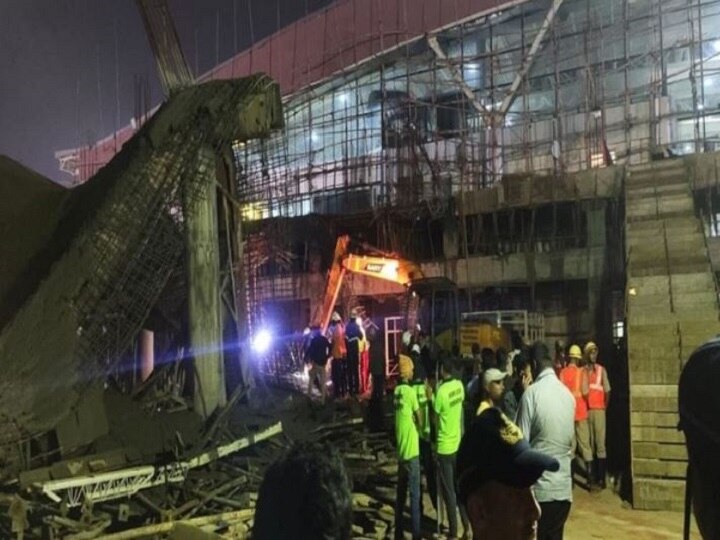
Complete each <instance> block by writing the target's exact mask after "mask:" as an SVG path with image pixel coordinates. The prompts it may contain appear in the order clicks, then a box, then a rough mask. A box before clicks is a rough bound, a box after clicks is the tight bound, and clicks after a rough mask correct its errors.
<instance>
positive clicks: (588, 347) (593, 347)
mask: <svg viewBox="0 0 720 540" xmlns="http://www.w3.org/2000/svg"><path fill="white" fill-rule="evenodd" d="M592 350H596V351H597V350H598V346H597V345H595V342H593V341H588V342H587V343H586V344H585V354H588V353H589V352H590V351H592Z"/></svg>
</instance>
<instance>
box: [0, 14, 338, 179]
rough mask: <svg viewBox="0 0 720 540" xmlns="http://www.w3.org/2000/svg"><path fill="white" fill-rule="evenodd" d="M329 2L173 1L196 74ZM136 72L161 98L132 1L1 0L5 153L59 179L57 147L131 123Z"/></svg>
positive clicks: (0, 124) (1, 144)
mask: <svg viewBox="0 0 720 540" xmlns="http://www.w3.org/2000/svg"><path fill="white" fill-rule="evenodd" d="M330 3H332V1H331V0H169V4H170V9H171V11H172V14H173V17H174V19H175V25H176V27H177V29H178V33H179V34H180V40H181V43H182V47H183V51H184V52H185V56H186V58H187V59H188V62H189V64H190V67H191V69H193V70H195V69H196V67H197V69H198V72H199V73H202V72H204V71H207V70H208V69H210V68H211V67H212V66H214V65H215V63H216V59H218V58H219V60H220V61H223V60H226V59H227V58H229V57H231V56H233V54H234V53H235V52H236V51H241V50H243V49H245V48H247V47H248V46H249V45H250V43H251V42H252V41H251V35H252V36H253V37H254V39H255V41H258V40H260V39H262V38H263V37H265V36H267V35H268V34H270V33H272V32H274V31H275V30H276V29H277V28H278V27H283V26H285V25H287V24H289V23H290V22H292V21H294V20H296V19H298V18H300V17H302V16H304V15H305V14H306V12H312V11H314V10H317V9H319V8H321V7H323V6H326V5H328V4H330ZM218 14H219V17H218ZM250 14H252V18H251V17H250ZM218 19H219V21H220V23H219V30H220V31H219V34H218V33H217V32H216V28H217V26H218V25H217V21H218ZM251 20H252V34H251V24H250V21H251ZM235 21H236V22H235ZM216 36H219V39H216ZM196 43H197V46H196ZM218 45H219V46H218ZM139 77H142V78H145V79H146V80H147V81H148V83H149V86H150V95H151V102H152V104H153V105H154V104H156V103H158V102H159V101H160V100H161V99H162V91H161V88H160V84H159V82H158V78H157V74H156V70H155V63H154V59H153V58H152V54H151V51H150V46H149V44H148V40H147V37H146V35H145V31H144V28H143V24H142V20H141V18H140V15H139V13H138V11H137V7H136V5H135V2H134V0H0V154H6V155H8V156H10V157H11V158H13V159H15V160H17V161H20V162H21V163H23V164H25V165H27V166H28V167H31V168H33V169H35V170H37V171H38V172H40V173H41V174H43V175H45V176H47V177H49V178H51V179H54V180H59V179H60V178H62V176H63V175H62V173H60V171H59V169H58V166H57V162H56V160H55V158H54V152H55V151H56V150H61V149H65V148H72V147H75V146H78V145H81V144H87V143H89V142H92V141H94V140H97V139H99V138H102V137H105V136H107V135H109V134H111V133H112V132H114V131H115V129H116V128H119V127H122V126H124V125H126V124H128V123H129V121H130V118H131V117H132V115H133V112H134V111H135V107H136V103H137V100H136V98H135V95H136V87H137V84H136V82H135V81H136V79H137V78H139ZM116 88H119V92H117V91H116Z"/></svg>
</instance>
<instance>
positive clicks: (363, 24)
mask: <svg viewBox="0 0 720 540" xmlns="http://www.w3.org/2000/svg"><path fill="white" fill-rule="evenodd" d="M526 1H527V0H338V1H337V2H335V3H333V4H331V5H330V6H328V7H326V8H324V9H322V10H319V11H317V12H315V13H312V14H310V15H308V16H307V17H304V18H302V19H300V20H298V21H296V22H294V23H292V24H290V25H288V26H286V27H284V28H282V29H280V30H279V31H277V32H276V33H274V34H272V35H270V36H268V37H267V38H265V39H262V40H260V41H258V42H257V43H256V44H254V45H253V46H252V47H251V48H249V49H247V50H245V51H243V52H241V53H239V54H237V55H235V56H234V57H232V58H230V59H228V60H226V61H225V62H222V63H221V64H219V65H217V66H216V67H215V68H213V69H211V70H210V71H209V72H207V73H205V74H203V75H201V76H200V77H198V80H199V81H206V80H211V79H230V78H236V77H246V76H248V75H250V74H252V73H258V72H262V73H266V74H268V75H270V76H271V77H272V78H273V79H274V80H276V81H277V82H278V83H279V85H280V90H281V92H282V94H283V95H289V94H293V93H295V92H297V91H298V90H301V89H304V88H307V87H309V86H312V85H314V84H317V83H319V82H322V81H323V80H325V79H327V78H329V77H331V76H334V75H337V74H338V73H342V72H344V71H348V70H351V69H354V68H356V67H357V66H358V65H360V64H363V63H365V62H368V61H371V60H373V59H375V58H378V57H380V56H382V55H384V54H386V53H388V52H391V51H392V50H393V49H396V48H398V47H400V46H403V45H407V44H409V43H411V42H412V41H413V40H416V39H419V38H421V37H423V35H425V34H427V33H429V32H432V31H436V30H439V29H441V28H443V27H445V26H449V25H455V24H457V23H458V22H460V21H462V20H463V19H466V18H474V17H479V16H482V15H483V14H484V13H491V12H493V11H496V10H498V9H504V8H509V7H511V6H515V5H518V4H522V3H524V2H526ZM139 127H140V126H139V125H138V122H137V121H136V119H133V121H132V122H131V124H130V125H127V126H125V127H124V128H122V129H120V130H118V131H117V132H116V133H113V134H111V135H109V136H108V137H106V138H104V139H102V140H100V141H98V142H97V143H95V144H94V145H92V146H85V147H80V148H73V149H69V150H61V151H59V152H57V153H56V154H55V156H56V158H57V159H58V160H59V162H60V168H61V170H63V171H65V172H67V173H69V174H71V175H72V176H73V177H74V181H73V183H80V182H84V181H85V180H87V179H88V178H90V177H91V176H92V175H93V174H95V173H96V172H97V171H98V170H99V169H100V168H101V167H102V166H104V165H105V164H106V163H108V162H109V161H110V159H111V158H112V157H113V156H114V155H115V154H116V153H117V152H118V151H119V150H120V148H122V145H123V144H125V143H126V142H127V141H128V140H129V139H130V137H131V136H132V135H133V134H134V133H135V132H136V131H137V130H138V129H139Z"/></svg>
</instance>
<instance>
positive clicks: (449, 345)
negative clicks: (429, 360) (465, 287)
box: [405, 277, 460, 356]
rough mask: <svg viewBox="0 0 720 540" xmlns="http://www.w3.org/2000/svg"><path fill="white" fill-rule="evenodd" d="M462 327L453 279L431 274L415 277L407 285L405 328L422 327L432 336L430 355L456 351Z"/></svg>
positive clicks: (426, 333)
mask: <svg viewBox="0 0 720 540" xmlns="http://www.w3.org/2000/svg"><path fill="white" fill-rule="evenodd" d="M459 326H460V312H459V308H458V289H457V285H456V284H455V283H454V282H453V281H451V280H449V279H447V278H444V277H430V278H420V279H416V280H413V281H412V282H411V283H410V284H409V285H408V295H407V300H406V306H405V327H406V328H408V329H417V328H418V327H419V329H420V331H421V332H423V333H424V334H425V335H426V336H427V337H428V338H429V343H430V348H431V354H433V355H441V356H442V355H445V354H447V355H450V354H454V352H453V349H454V348H455V347H456V346H457V345H458V337H459V336H458V328H459Z"/></svg>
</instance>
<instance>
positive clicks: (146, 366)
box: [140, 330, 155, 382]
mask: <svg viewBox="0 0 720 540" xmlns="http://www.w3.org/2000/svg"><path fill="white" fill-rule="evenodd" d="M153 369H155V332H152V331H150V330H141V331H140V381H141V382H145V381H147V380H148V378H149V377H150V375H151V374H152V372H153Z"/></svg>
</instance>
